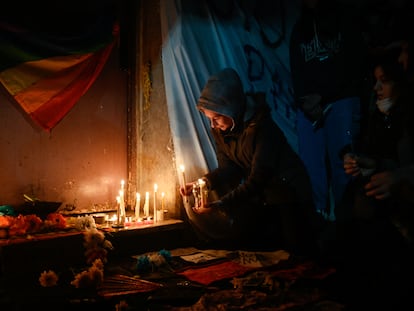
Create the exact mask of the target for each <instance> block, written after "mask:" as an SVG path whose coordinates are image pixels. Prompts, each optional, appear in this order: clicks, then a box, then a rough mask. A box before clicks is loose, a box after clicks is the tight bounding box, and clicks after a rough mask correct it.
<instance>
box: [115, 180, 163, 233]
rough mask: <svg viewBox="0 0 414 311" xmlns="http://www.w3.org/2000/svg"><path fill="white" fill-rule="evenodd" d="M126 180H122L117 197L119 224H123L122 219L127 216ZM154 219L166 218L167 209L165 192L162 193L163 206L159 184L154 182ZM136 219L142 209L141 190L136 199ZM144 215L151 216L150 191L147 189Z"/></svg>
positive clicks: (136, 219) (137, 219)
mask: <svg viewBox="0 0 414 311" xmlns="http://www.w3.org/2000/svg"><path fill="white" fill-rule="evenodd" d="M124 195H125V181H124V180H121V189H120V190H119V195H118V196H117V197H116V201H117V205H118V206H117V224H118V225H119V224H122V220H123V219H125V217H126V212H125V196H124ZM153 196H154V198H153V220H154V222H157V221H162V220H164V209H165V193H164V192H162V193H161V206H160V208H159V206H158V204H157V203H158V185H157V184H154V192H153ZM134 209H135V221H139V220H140V219H141V217H140V211H141V194H140V193H139V192H137V193H136V200H135V208H134ZM143 212H144V215H143V217H145V218H148V217H149V216H150V193H149V192H148V191H147V192H146V193H145V201H144V207H143Z"/></svg>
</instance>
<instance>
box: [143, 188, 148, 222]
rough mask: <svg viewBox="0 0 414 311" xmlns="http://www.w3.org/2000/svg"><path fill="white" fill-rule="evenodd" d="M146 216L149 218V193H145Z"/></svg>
mask: <svg viewBox="0 0 414 311" xmlns="http://www.w3.org/2000/svg"><path fill="white" fill-rule="evenodd" d="M144 215H145V217H148V216H149V192H148V191H147V192H145V203H144Z"/></svg>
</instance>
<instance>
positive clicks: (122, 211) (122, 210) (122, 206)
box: [119, 189, 125, 217]
mask: <svg viewBox="0 0 414 311" xmlns="http://www.w3.org/2000/svg"><path fill="white" fill-rule="evenodd" d="M119 209H120V216H121V217H123V216H125V199H124V190H122V189H121V190H119Z"/></svg>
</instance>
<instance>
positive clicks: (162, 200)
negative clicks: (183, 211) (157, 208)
mask: <svg viewBox="0 0 414 311" xmlns="http://www.w3.org/2000/svg"><path fill="white" fill-rule="evenodd" d="M164 199H165V193H164V192H162V193H161V210H162V212H164Z"/></svg>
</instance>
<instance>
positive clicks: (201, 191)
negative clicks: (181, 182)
mask: <svg viewBox="0 0 414 311" xmlns="http://www.w3.org/2000/svg"><path fill="white" fill-rule="evenodd" d="M198 184H199V186H200V201H201V206H204V204H205V196H204V186H205V185H206V182H205V181H204V180H202V179H201V178H200V179H199V180H198Z"/></svg>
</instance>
